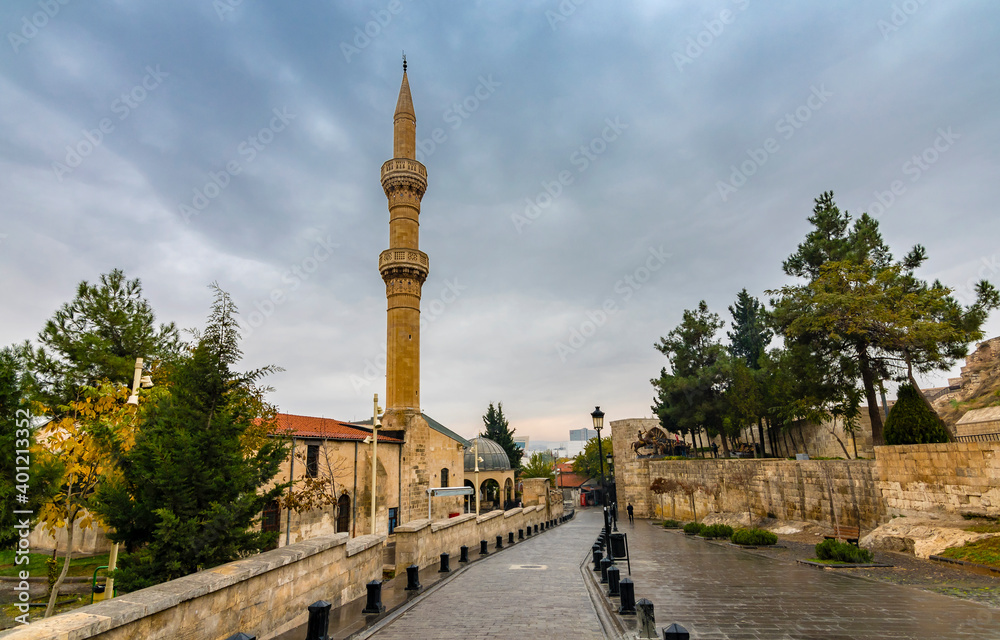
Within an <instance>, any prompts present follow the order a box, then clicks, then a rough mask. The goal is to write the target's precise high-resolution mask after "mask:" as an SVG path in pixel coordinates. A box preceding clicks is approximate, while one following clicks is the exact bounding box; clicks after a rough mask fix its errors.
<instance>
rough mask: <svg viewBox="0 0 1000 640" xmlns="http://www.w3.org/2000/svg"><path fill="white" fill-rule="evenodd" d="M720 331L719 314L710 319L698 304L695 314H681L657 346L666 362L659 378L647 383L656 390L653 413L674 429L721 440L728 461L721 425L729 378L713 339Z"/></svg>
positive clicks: (724, 428) (726, 360)
mask: <svg viewBox="0 0 1000 640" xmlns="http://www.w3.org/2000/svg"><path fill="white" fill-rule="evenodd" d="M722 326H723V322H722V320H720V319H719V316H718V314H715V313H711V312H710V311H709V310H708V305H707V304H705V301H704V300H702V301H701V302H699V303H698V308H697V309H695V310H693V311H692V310H685V311H684V315H683V318H682V320H681V324H680V325H678V326H677V327H676V328H675V329H674V330H673V331H671V332H670V333H669V334H667V336H666V337H663V338H660V342H659V343H657V344H656V345H654V346H655V347H656V349H657V350H658V351H659V352H660V353H662V354H663V355H665V356H666V357H667V358H668V359H669V360H670V367H671V370H672V371H671V373H667V370H666V368H664V369H662V370H661V371H660V377H659V378H656V379H653V380H651V381H650V382H651V383H652V384H653V387H654V388H655V389H656V392H657V397H656V398H655V399H654V404H653V407H652V409H653V412H654V413H655V414H656V415H658V416H660V421H661V423H662V422H664V421H667V422H670V423H673V424H675V425H676V427H677V428H680V429H686V430H688V431H690V432H691V433H698V431H700V430H701V429H702V428H704V429H705V430H706V432H707V433H708V436H709V437H715V436H716V435H719V434H722V435H723V438H722V446H723V450H724V452H725V455H726V456H728V455H729V443H728V440H727V437H726V436H728V435H731V434H730V433H728V432H727V423H726V422H725V421H724V418H725V411H726V402H725V396H724V391H725V385H726V382H727V380H728V377H729V373H728V370H729V358H728V357H727V355H726V348H725V347H724V346H723V345H722V344H721V343H719V342H718V340H717V339H716V338H715V334H716V332H717V331H718V330H719V329H721V328H722Z"/></svg>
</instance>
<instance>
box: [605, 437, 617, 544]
mask: <svg viewBox="0 0 1000 640" xmlns="http://www.w3.org/2000/svg"><path fill="white" fill-rule="evenodd" d="M612 460H614V456H613V455H611V452H610V451H609V452H608V457H607V461H608V475H609V476H611V479H612V480H614V477H615V474H614V472H612V470H611V461H612ZM611 530H612V531H614V532H615V533H618V496H617V495H616V496H615V500H614V502H612V503H611Z"/></svg>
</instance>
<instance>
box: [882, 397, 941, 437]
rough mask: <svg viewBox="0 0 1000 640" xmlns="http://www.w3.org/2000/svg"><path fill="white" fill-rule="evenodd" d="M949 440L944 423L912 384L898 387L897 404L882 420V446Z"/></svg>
mask: <svg viewBox="0 0 1000 640" xmlns="http://www.w3.org/2000/svg"><path fill="white" fill-rule="evenodd" d="M949 440H951V436H950V435H949V433H948V428H947V427H945V425H944V421H943V420H941V418H939V417H938V415H937V414H936V413H935V412H934V410H933V409H930V408H928V406H927V403H926V402H924V400H923V395H922V394H921V393H920V392H919V391H918V390H917V389H915V388H914V387H913V385H910V384H904V385H900V387H899V390H898V391H897V392H896V404H894V405H893V406H892V409H891V410H890V411H889V417H888V418H886V421H885V443H886V444H927V443H932V442H948V441H949Z"/></svg>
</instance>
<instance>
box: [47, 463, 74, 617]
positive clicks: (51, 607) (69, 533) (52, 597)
mask: <svg viewBox="0 0 1000 640" xmlns="http://www.w3.org/2000/svg"><path fill="white" fill-rule="evenodd" d="M72 496H73V483H72V482H70V483H69V486H68V487H67V489H66V516H67V517H66V558H65V560H63V567H62V571H61V572H60V573H59V577H58V578H56V583H55V584H54V585H52V593H50V594H49V603H48V605H46V607H45V615H44V616H42V617H43V618H48V617H49V616H51V615H52V612H53V611H55V608H56V600H58V598H59V589H60V587H62V584H63V580H65V579H66V574H67V573H69V561H70V558H72V557H73V524H74V522H75V521H76V515H77V514H76V513H75V512H74V513H71V512H70V506H69V505H70V500H71V498H72ZM58 548H59V543H58V542H57V543H56V549H58Z"/></svg>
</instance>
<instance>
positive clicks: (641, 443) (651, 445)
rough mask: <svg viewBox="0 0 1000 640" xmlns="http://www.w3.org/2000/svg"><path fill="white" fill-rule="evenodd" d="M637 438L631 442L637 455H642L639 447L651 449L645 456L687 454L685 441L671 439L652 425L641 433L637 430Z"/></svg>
mask: <svg viewBox="0 0 1000 640" xmlns="http://www.w3.org/2000/svg"><path fill="white" fill-rule="evenodd" d="M638 438H639V439H638V440H636V441H635V442H633V443H632V451H634V452H635V454H636V455H637V456H643V455H644V454H643V453H641V452H640V449H647V448H648V449H652V453H647V454H645V456H652V455H660V456H682V455H686V454H687V443H685V442H682V441H680V440H671V439H670V438H669V437H667V434H666V433H664V432H663V431H662V430H661V429H658V428H656V427H653V428H652V429H649V430H647V431H646V432H645V433H643V431H642V430H639V433H638Z"/></svg>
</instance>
